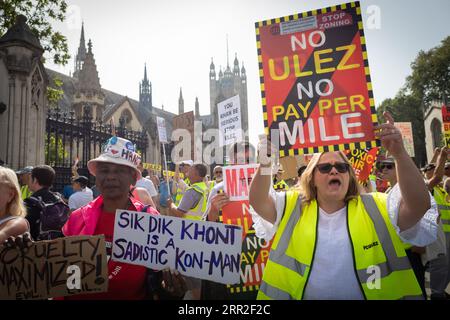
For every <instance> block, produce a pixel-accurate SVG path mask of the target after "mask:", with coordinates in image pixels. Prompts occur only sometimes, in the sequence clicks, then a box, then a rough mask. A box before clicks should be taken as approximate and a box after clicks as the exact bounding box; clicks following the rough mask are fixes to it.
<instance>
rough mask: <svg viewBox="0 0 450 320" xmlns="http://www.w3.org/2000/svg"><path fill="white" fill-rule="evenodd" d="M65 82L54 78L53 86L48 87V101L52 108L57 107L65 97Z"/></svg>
mask: <svg viewBox="0 0 450 320" xmlns="http://www.w3.org/2000/svg"><path fill="white" fill-rule="evenodd" d="M62 85H63V82H62V81H61V79H59V78H53V84H52V85H49V86H47V101H48V105H49V107H50V108H54V107H56V106H57V104H58V101H59V100H60V99H61V98H62V96H63V95H64V91H63V90H62Z"/></svg>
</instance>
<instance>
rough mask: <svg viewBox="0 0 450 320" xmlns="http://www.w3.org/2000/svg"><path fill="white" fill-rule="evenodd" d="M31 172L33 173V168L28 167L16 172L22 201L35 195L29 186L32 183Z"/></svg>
mask: <svg viewBox="0 0 450 320" xmlns="http://www.w3.org/2000/svg"><path fill="white" fill-rule="evenodd" d="M31 171H33V167H32V166H27V167H25V168H23V169H22V170H19V171H17V172H16V174H17V176H18V177H19V182H20V193H21V197H22V200H25V199H26V198H29V197H31V194H32V193H33V192H32V191H31V190H30V188H29V186H28V185H29V184H30V183H31Z"/></svg>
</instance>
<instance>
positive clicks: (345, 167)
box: [316, 162, 350, 174]
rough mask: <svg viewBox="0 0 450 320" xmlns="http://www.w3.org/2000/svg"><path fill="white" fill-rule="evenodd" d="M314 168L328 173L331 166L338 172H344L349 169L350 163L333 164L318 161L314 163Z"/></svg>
mask: <svg viewBox="0 0 450 320" xmlns="http://www.w3.org/2000/svg"><path fill="white" fill-rule="evenodd" d="M316 168H317V169H318V170H319V172H320V173H323V174H326V173H330V172H331V170H332V169H333V168H336V170H337V171H338V172H339V173H346V172H348V170H349V169H350V165H349V164H348V163H344V162H336V163H335V164H331V163H320V164H318V165H316Z"/></svg>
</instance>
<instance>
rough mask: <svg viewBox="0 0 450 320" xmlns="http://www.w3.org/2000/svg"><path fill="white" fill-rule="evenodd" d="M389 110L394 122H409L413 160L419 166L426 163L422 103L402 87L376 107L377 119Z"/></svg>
mask: <svg viewBox="0 0 450 320" xmlns="http://www.w3.org/2000/svg"><path fill="white" fill-rule="evenodd" d="M384 111H389V112H390V113H391V114H392V117H393V118H394V121H395V122H411V127H412V132H413V138H414V154H415V162H416V164H417V165H419V166H423V165H424V164H425V163H426V156H425V154H426V149H425V128H424V125H423V122H424V119H423V112H422V103H421V101H420V99H418V97H417V96H416V95H412V94H409V93H408V92H407V90H406V89H405V88H402V89H401V90H400V91H399V92H398V93H397V95H396V96H395V97H394V98H392V99H385V100H384V101H383V102H382V103H381V104H380V106H379V107H378V108H377V115H378V119H382V120H384V118H383V112H384Z"/></svg>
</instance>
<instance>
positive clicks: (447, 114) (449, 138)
mask: <svg viewBox="0 0 450 320" xmlns="http://www.w3.org/2000/svg"><path fill="white" fill-rule="evenodd" d="M442 122H443V123H444V125H443V130H444V139H445V145H446V147H447V148H450V106H446V105H445V104H443V105H442Z"/></svg>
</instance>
